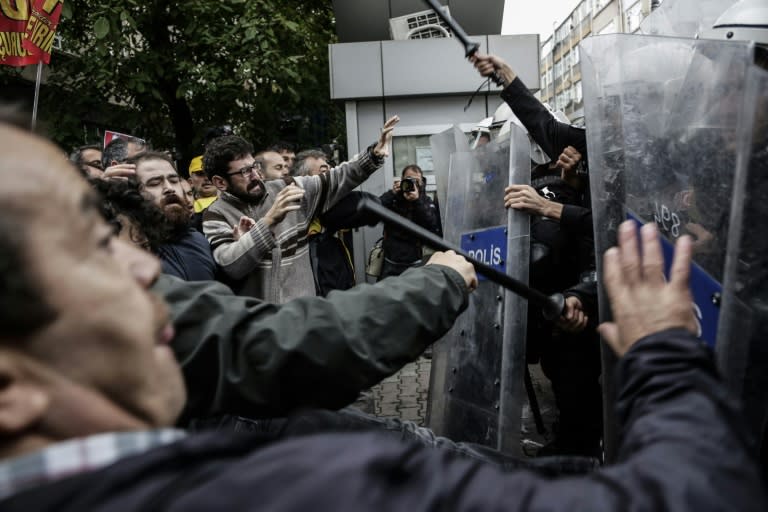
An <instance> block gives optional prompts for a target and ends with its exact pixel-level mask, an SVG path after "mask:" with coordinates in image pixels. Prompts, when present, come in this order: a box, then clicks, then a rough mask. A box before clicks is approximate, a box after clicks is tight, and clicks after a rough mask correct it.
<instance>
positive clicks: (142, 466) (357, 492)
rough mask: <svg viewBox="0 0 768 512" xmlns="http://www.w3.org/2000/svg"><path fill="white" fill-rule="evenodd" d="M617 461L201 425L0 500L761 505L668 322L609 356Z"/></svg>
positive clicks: (173, 507) (703, 381) (738, 435)
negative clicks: (509, 460) (500, 460)
mask: <svg viewBox="0 0 768 512" xmlns="http://www.w3.org/2000/svg"><path fill="white" fill-rule="evenodd" d="M618 370H619V372H618V376H619V377H618V384H619V389H620V391H621V392H620V394H619V405H618V409H619V410H618V413H619V420H620V422H621V425H622V427H623V430H622V434H623V435H622V442H621V446H620V450H619V462H618V463H617V464H615V465H614V466H610V467H606V468H604V469H602V470H599V471H596V472H594V473H591V474H590V475H588V476H584V477H569V478H561V479H554V480H553V479H548V478H543V477H541V476H539V475H536V474H534V473H531V472H529V471H524V470H521V471H515V472H511V473H507V474H504V473H501V472H500V471H499V470H497V469H496V468H495V467H493V466H491V465H488V464H483V463H480V462H477V461H471V460H468V459H461V458H457V457H456V456H454V455H452V454H450V453H446V452H444V451H441V450H434V449H433V450H430V449H427V448H424V447H421V446H416V445H413V444H408V443H402V442H397V441H395V440H391V439H385V438H383V437H380V436H378V435H376V434H372V433H367V434H356V435H355V434H332V435H322V436H308V437H298V438H295V439H289V440H286V441H282V442H279V443H274V444H265V443H264V441H263V439H261V438H260V437H258V436H244V435H243V436H238V435H226V436H224V435H221V433H212V434H202V435H196V436H192V437H189V438H188V439H186V440H183V441H180V442H178V443H174V444H171V445H168V446H164V447H162V448H157V449H154V450H152V451H150V452H147V453H146V454H145V455H143V456H135V457H131V458H128V459H125V460H123V461H121V462H118V463H116V464H113V465H112V466H109V467H107V468H105V469H102V470H99V471H94V472H92V473H86V474H82V475H79V476H74V477H70V478H65V479H63V480H60V481H58V482H55V483H52V484H47V485H44V486H40V487H37V488H33V489H30V490H27V491H24V492H22V493H19V494H17V495H15V496H12V497H11V498H8V499H6V500H4V501H0V510H3V512H28V511H30V510H35V511H47V510H51V511H54V510H55V511H57V512H70V511H72V512H75V511H77V512H80V511H83V510H88V511H93V512H98V511H110V512H111V511H114V510H120V511H133V510H135V511H144V510H164V511H185V512H190V511H191V512H194V511H198V510H200V511H206V512H208V511H211V510H239V511H249V510H254V511H263V510H269V511H273V512H274V511H278V512H279V511H305V510H319V511H321V510H329V511H330V510H332V511H347V510H350V511H351V510H391V511H398V512H399V511H403V510H408V511H418V510H456V511H462V510H484V511H486V510H487V511H496V510H498V511H507V512H518V511H520V512H521V511H527V510H540V511H549V512H554V511H560V510H562V511H581V510H583V511H590V512H599V511H617V510H622V511H628V512H634V511H638V512H639V511H662V510H669V511H675V512H686V511H691V512H711V511H733V510H738V511H739V512H752V511H755V512H757V511H764V510H766V507H767V506H768V503H767V502H766V498H765V493H764V490H763V488H762V482H761V481H760V477H759V475H758V472H757V469H756V465H755V463H754V461H753V460H752V457H751V456H750V453H749V450H750V447H749V446H748V444H747V443H746V441H745V437H744V433H743V430H742V425H741V422H740V417H739V414H738V413H737V411H736V410H734V408H733V407H732V405H731V401H730V400H729V398H728V397H727V396H726V393H725V389H724V387H723V386H722V385H721V384H720V382H719V381H718V378H717V375H716V370H715V365H714V363H713V361H712V358H711V355H710V354H709V351H708V350H707V348H706V347H705V346H704V345H703V344H702V343H701V342H699V341H698V340H696V339H694V338H693V337H692V336H691V335H690V334H687V333H684V332H682V331H680V330H670V331H665V332H663V333H659V334H656V335H653V336H650V337H648V338H646V339H644V340H641V341H640V342H639V343H637V344H636V345H635V346H634V347H633V348H632V349H631V350H630V351H629V353H628V354H627V355H626V356H625V357H624V359H623V360H622V361H621V363H620V365H619V368H618Z"/></svg>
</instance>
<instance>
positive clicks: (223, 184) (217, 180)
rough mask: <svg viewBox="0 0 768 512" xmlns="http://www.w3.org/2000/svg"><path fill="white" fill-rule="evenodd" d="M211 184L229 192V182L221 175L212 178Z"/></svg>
mask: <svg viewBox="0 0 768 512" xmlns="http://www.w3.org/2000/svg"><path fill="white" fill-rule="evenodd" d="M211 183H213V185H214V186H215V187H216V188H217V189H219V190H227V180H225V179H224V178H222V177H221V176H219V175H214V176H213V177H211Z"/></svg>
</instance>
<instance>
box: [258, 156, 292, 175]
mask: <svg viewBox="0 0 768 512" xmlns="http://www.w3.org/2000/svg"><path fill="white" fill-rule="evenodd" d="M254 160H255V161H256V163H257V164H258V165H259V167H260V168H261V173H262V174H263V175H264V179H265V180H280V179H283V178H285V177H287V176H290V174H291V169H290V167H289V166H288V164H287V163H286V161H285V160H283V156H282V155H281V154H280V153H277V152H275V151H261V152H259V153H257V154H256V156H255V157H254Z"/></svg>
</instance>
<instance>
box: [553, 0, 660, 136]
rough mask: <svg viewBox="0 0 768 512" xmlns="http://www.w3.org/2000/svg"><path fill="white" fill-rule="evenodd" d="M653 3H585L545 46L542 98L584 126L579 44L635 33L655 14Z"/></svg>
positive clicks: (603, 0)
mask: <svg viewBox="0 0 768 512" xmlns="http://www.w3.org/2000/svg"><path fill="white" fill-rule="evenodd" d="M652 4H655V2H652V1H651V0H582V1H581V2H579V3H578V4H577V5H576V7H575V8H574V9H573V10H572V11H571V13H570V14H569V15H568V16H567V17H566V18H565V20H563V21H562V22H561V23H560V24H557V23H554V24H553V27H552V35H551V36H549V38H547V39H546V40H545V41H544V42H543V43H542V45H541V65H540V68H541V69H540V83H541V90H540V92H539V98H540V99H541V101H543V102H545V103H548V104H549V105H550V106H551V107H552V108H554V109H555V110H561V111H563V112H564V113H565V114H566V115H567V116H568V118H569V119H570V120H571V122H573V123H574V124H580V123H583V120H584V98H583V94H582V89H581V56H580V54H579V43H580V42H581V41H582V40H583V39H584V38H585V37H587V36H590V35H593V34H613V33H617V32H623V33H634V32H637V31H638V29H639V28H640V22H641V21H642V20H643V19H645V17H646V16H648V14H650V12H651V5H652Z"/></svg>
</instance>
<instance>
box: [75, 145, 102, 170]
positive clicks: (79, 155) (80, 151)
mask: <svg viewBox="0 0 768 512" xmlns="http://www.w3.org/2000/svg"><path fill="white" fill-rule="evenodd" d="M69 159H70V160H71V161H72V163H74V164H75V166H76V167H77V168H78V169H80V172H82V173H83V176H86V177H89V178H101V176H102V175H103V174H104V166H103V165H102V163H101V146H98V145H96V144H89V145H87V146H80V147H79V148H77V149H76V150H75V151H73V152H72V154H71V155H70V157H69Z"/></svg>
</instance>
